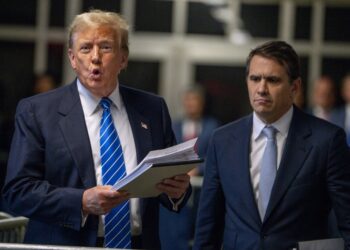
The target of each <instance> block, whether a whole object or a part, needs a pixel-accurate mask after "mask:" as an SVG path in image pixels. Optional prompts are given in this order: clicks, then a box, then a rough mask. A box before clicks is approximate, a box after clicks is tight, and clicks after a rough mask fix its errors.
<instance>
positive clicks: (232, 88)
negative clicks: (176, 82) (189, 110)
mask: <svg viewBox="0 0 350 250" xmlns="http://www.w3.org/2000/svg"><path fill="white" fill-rule="evenodd" d="M195 74H196V77H195V80H196V82H197V83H199V84H202V85H203V86H204V88H205V89H206V93H207V99H206V100H207V107H206V109H205V112H206V113H208V114H210V115H212V116H214V117H216V118H217V119H219V120H220V121H221V122H222V123H223V124H224V123H227V122H230V121H233V120H236V119H238V118H240V117H242V116H244V115H247V114H248V113H249V112H250V111H251V108H250V104H249V98H248V91H247V87H246V83H245V66H218V65H215V66H213V65H203V64H198V65H196V66H195Z"/></svg>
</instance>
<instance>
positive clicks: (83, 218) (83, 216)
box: [81, 211, 89, 228]
mask: <svg viewBox="0 0 350 250" xmlns="http://www.w3.org/2000/svg"><path fill="white" fill-rule="evenodd" d="M88 216H89V215H84V213H83V211H81V227H82V228H83V227H84V226H85V224H86V220H87V218H88Z"/></svg>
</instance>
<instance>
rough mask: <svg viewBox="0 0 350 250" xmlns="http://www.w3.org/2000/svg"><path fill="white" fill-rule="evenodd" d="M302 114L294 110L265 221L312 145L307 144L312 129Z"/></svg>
mask: <svg viewBox="0 0 350 250" xmlns="http://www.w3.org/2000/svg"><path fill="white" fill-rule="evenodd" d="M302 115H303V114H302V112H301V111H299V110H298V109H296V108H294V115H293V119H292V122H291V125H290V129H289V133H288V138H287V141H286V145H285V149H284V152H283V157H282V159H281V163H280V166H279V169H278V171H277V176H276V180H275V183H274V186H273V188H272V192H271V198H270V202H269V204H268V207H267V211H266V215H265V221H266V220H267V219H268V217H269V216H270V215H271V213H273V209H274V208H275V207H276V206H277V205H278V202H279V201H280V200H281V199H282V197H283V196H284V195H285V193H286V191H287V190H288V188H289V186H290V185H291V183H292V182H293V180H294V178H295V177H296V175H297V173H298V172H299V170H300V169H301V167H302V166H303V162H304V161H305V159H306V157H307V155H308V154H309V152H310V150H311V148H312V145H310V144H309V143H308V142H307V137H308V136H309V135H310V134H311V129H310V128H309V127H308V126H305V124H304V123H303V120H304V119H303V118H302Z"/></svg>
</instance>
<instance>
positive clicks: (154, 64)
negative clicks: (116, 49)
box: [119, 60, 160, 94]
mask: <svg viewBox="0 0 350 250" xmlns="http://www.w3.org/2000/svg"><path fill="white" fill-rule="evenodd" d="M159 66H160V63H159V62H158V61H138V60H129V62H128V67H127V69H125V70H124V71H122V73H121V74H120V76H119V82H120V84H124V85H126V86H130V87H134V88H138V89H142V90H145V91H149V92H152V93H155V94H158V91H159V88H158V86H159Z"/></svg>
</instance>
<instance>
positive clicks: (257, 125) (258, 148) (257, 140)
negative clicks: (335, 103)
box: [249, 107, 293, 202]
mask: <svg viewBox="0 0 350 250" xmlns="http://www.w3.org/2000/svg"><path fill="white" fill-rule="evenodd" d="M292 116H293V107H291V108H290V109H289V110H288V111H287V112H286V113H285V114H284V115H283V116H282V117H281V118H280V119H279V120H277V121H276V122H274V123H272V124H265V123H264V122H263V121H261V120H260V119H259V117H258V116H257V115H256V113H255V112H254V113H253V129H252V134H251V140H250V141H251V145H250V146H251V151H250V156H249V157H250V177H251V182H252V185H253V191H254V195H255V199H256V202H258V199H259V181H260V167H261V160H262V157H263V154H264V150H265V146H266V142H267V138H266V137H265V136H264V135H263V134H262V130H263V128H264V127H265V126H266V125H271V126H273V127H275V129H276V130H277V133H276V143H277V169H278V167H279V164H280V162H281V158H282V153H283V149H284V146H285V143H286V139H287V136H288V131H289V127H290V123H291V120H292Z"/></svg>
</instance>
